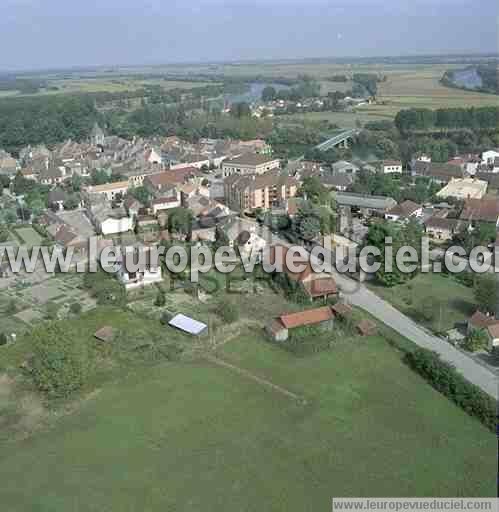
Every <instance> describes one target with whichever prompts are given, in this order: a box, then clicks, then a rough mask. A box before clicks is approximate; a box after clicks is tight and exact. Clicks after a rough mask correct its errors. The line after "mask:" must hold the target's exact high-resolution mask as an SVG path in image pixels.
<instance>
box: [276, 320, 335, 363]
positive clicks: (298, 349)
mask: <svg viewBox="0 0 499 512" xmlns="http://www.w3.org/2000/svg"><path fill="white" fill-rule="evenodd" d="M334 339H335V333H333V332H331V331H325V330H323V329H321V328H320V327H318V326H314V325H312V326H305V327H297V328H296V329H293V330H292V331H291V333H290V336H289V338H288V339H287V340H286V341H285V342H284V343H282V344H281V345H282V346H283V347H284V348H285V349H286V350H288V351H289V352H291V353H293V354H294V355H295V356H299V357H305V356H308V355H312V354H317V353H319V352H324V351H325V350H329V349H330V348H331V344H332V343H333V342H334Z"/></svg>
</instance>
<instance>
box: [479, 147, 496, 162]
mask: <svg viewBox="0 0 499 512" xmlns="http://www.w3.org/2000/svg"><path fill="white" fill-rule="evenodd" d="M496 158H499V150H496V149H491V150H489V151H484V152H483V153H482V164H484V165H494V162H495V159H496Z"/></svg>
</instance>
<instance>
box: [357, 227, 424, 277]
mask: <svg viewBox="0 0 499 512" xmlns="http://www.w3.org/2000/svg"><path fill="white" fill-rule="evenodd" d="M421 237H422V228H421V226H420V225H419V224H418V223H417V222H414V221H413V222H408V223H407V224H406V225H403V226H401V225H397V224H395V223H393V222H383V223H376V224H372V225H371V226H370V227H369V231H368V232H367V236H366V241H365V245H366V246H374V247H376V248H377V249H378V250H379V251H380V253H381V255H380V256H379V257H377V258H376V260H377V262H379V263H380V264H381V266H380V268H379V270H378V272H377V273H376V278H377V279H378V280H379V282H380V283H382V284H384V285H385V286H388V287H391V286H396V285H398V284H402V283H404V282H406V281H408V280H409V279H412V278H413V277H414V276H415V275H416V273H417V270H416V272H413V273H410V274H409V273H405V272H402V269H399V268H398V266H397V264H396V261H395V258H396V255H397V252H398V250H399V249H400V248H401V247H404V246H408V247H413V248H414V249H415V250H416V252H417V254H418V256H420V253H421ZM387 238H391V240H392V249H393V250H392V258H391V261H389V262H387V261H386V260H385V257H386V245H387V242H386V239H387ZM418 260H419V261H420V260H421V259H420V257H419V258H418ZM387 263H391V271H388V272H387V271H386V270H385V266H386V264H387Z"/></svg>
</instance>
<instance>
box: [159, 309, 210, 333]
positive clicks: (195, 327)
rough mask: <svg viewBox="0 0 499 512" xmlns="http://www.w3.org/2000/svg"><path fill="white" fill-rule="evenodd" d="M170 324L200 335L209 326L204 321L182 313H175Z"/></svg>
mask: <svg viewBox="0 0 499 512" xmlns="http://www.w3.org/2000/svg"><path fill="white" fill-rule="evenodd" d="M168 324H169V325H170V326H172V327H175V328H176V329H180V330H181V331H184V332H186V333H188V334H192V335H194V336H199V335H200V334H203V333H204V332H205V331H207V330H208V326H207V325H206V324H204V323H203V322H198V321H197V320H194V319H193V318H190V317H188V316H185V315H182V314H178V315H175V316H174V317H173V318H172V319H171V320H170V321H169V322H168Z"/></svg>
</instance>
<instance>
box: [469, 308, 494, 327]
mask: <svg viewBox="0 0 499 512" xmlns="http://www.w3.org/2000/svg"><path fill="white" fill-rule="evenodd" d="M469 323H470V325H472V326H473V327H475V328H477V329H485V327H488V326H489V325H494V324H499V320H496V319H495V318H493V317H491V316H487V315H485V314H484V313H482V312H481V311H476V312H475V313H474V315H473V316H472V317H471V318H470V320H469Z"/></svg>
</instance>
